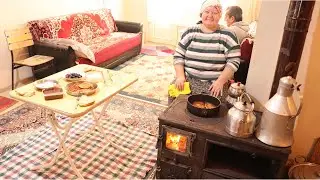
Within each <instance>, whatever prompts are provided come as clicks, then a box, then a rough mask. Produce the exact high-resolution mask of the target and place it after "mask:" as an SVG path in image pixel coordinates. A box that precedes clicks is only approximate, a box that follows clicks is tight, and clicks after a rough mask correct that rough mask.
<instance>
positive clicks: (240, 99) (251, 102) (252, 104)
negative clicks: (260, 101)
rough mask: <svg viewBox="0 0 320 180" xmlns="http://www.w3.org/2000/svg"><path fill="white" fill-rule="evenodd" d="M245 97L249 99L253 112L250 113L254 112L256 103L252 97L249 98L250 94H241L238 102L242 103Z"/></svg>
mask: <svg viewBox="0 0 320 180" xmlns="http://www.w3.org/2000/svg"><path fill="white" fill-rule="evenodd" d="M243 96H246V97H247V98H248V100H249V101H250V104H251V110H250V111H253V110H254V102H253V101H252V99H251V97H250V96H249V94H248V93H246V92H244V93H242V94H241V96H240V97H238V101H242V98H243Z"/></svg>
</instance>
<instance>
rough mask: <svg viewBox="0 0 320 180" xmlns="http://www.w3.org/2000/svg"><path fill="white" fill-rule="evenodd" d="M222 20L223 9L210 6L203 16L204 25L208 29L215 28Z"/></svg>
mask: <svg viewBox="0 0 320 180" xmlns="http://www.w3.org/2000/svg"><path fill="white" fill-rule="evenodd" d="M220 18H221V7H219V6H209V7H207V8H206V9H205V10H204V11H203V13H202V14H201V20H202V24H203V25H205V26H206V27H215V26H217V25H218V22H219V20H220Z"/></svg>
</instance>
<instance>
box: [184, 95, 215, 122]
mask: <svg viewBox="0 0 320 180" xmlns="http://www.w3.org/2000/svg"><path fill="white" fill-rule="evenodd" d="M195 101H201V102H208V103H211V104H213V105H214V106H215V108H212V109H206V108H199V107H196V106H193V105H192V104H193V103H194V102H195ZM220 105H221V101H220V100H219V99H218V98H216V97H213V96H210V95H207V94H195V95H190V96H189V97H188V102H187V110H188V111H189V112H190V113H191V114H193V115H196V116H200V117H214V116H217V115H218V114H219V109H220Z"/></svg>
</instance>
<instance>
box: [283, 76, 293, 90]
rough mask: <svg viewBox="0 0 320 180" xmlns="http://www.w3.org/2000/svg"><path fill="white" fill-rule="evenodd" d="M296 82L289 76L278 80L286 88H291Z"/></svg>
mask: <svg viewBox="0 0 320 180" xmlns="http://www.w3.org/2000/svg"><path fill="white" fill-rule="evenodd" d="M296 83H297V82H296V80H295V79H293V78H292V77H291V76H285V77H282V78H281V79H280V84H281V85H283V86H286V87H292V85H294V84H296Z"/></svg>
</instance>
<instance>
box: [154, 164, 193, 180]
mask: <svg viewBox="0 0 320 180" xmlns="http://www.w3.org/2000/svg"><path fill="white" fill-rule="evenodd" d="M191 172H192V170H191V167H189V166H185V165H183V164H176V163H174V162H169V161H159V163H158V167H157V172H156V177H157V178H158V179H187V178H189V176H190V174H191Z"/></svg>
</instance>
